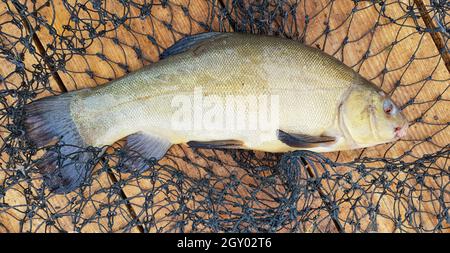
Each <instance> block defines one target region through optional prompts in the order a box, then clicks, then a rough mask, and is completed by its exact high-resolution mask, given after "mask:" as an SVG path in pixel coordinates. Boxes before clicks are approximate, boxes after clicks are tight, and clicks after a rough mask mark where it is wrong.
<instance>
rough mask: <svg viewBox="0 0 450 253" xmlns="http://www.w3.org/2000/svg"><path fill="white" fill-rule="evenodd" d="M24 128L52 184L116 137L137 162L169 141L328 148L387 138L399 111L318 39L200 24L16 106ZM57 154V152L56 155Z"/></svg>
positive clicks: (141, 165) (73, 173)
mask: <svg viewBox="0 0 450 253" xmlns="http://www.w3.org/2000/svg"><path fill="white" fill-rule="evenodd" d="M24 113H25V121H24V125H25V132H26V135H27V136H28V138H29V140H30V141H31V142H33V143H35V145H36V146H38V147H44V146H47V145H50V144H54V143H55V142H59V143H64V144H65V145H63V146H62V147H61V148H60V150H58V151H56V150H47V152H46V153H45V154H44V155H43V156H42V158H40V160H39V162H38V163H37V165H36V166H37V167H38V169H39V170H40V171H41V172H42V173H43V174H44V179H45V183H46V185H47V186H48V187H50V189H51V190H52V191H55V192H59V193H65V192H70V191H72V190H74V189H76V188H77V187H79V185H80V184H81V183H82V182H83V180H84V179H85V178H86V177H87V176H88V174H89V168H88V167H89V166H87V165H86V164H88V161H91V160H92V159H94V157H93V155H92V154H89V152H78V151H77V147H84V148H86V147H104V146H108V145H111V144H113V143H115V142H117V141H118V140H121V139H123V138H125V144H124V147H123V150H125V151H126V152H137V153H138V154H139V157H140V158H139V159H138V158H136V159H134V160H132V161H131V160H129V161H126V162H124V163H123V164H122V166H121V167H123V169H124V171H131V170H136V169H137V170H139V171H142V170H145V169H146V168H148V165H147V164H148V161H150V160H152V159H154V160H159V159H161V158H162V157H163V156H164V155H165V154H166V152H167V150H168V149H169V148H170V147H171V146H172V145H173V144H179V143H187V144H188V145H189V146H191V147H193V148H210V149H214V148H218V149H250V150H260V151H265V152H274V153H278V152H290V151H295V150H311V151H314V152H333V151H340V150H350V149H358V148H365V147H371V146H374V145H378V144H382V143H387V142H393V141H396V140H398V139H400V138H402V137H404V136H405V135H406V133H407V129H408V125H409V123H408V121H407V119H406V117H405V116H404V114H403V113H402V111H401V109H400V107H399V106H397V105H396V104H395V103H394V102H393V101H392V99H391V98H390V97H389V95H387V94H386V93H385V92H383V91H382V90H381V89H380V88H378V87H377V86H376V85H375V84H373V83H372V82H370V81H368V80H367V79H365V78H364V77H362V76H361V75H360V74H358V73H357V72H355V71H354V70H353V69H351V68H350V67H348V66H346V65H344V64H343V63H341V62H340V61H339V60H337V59H335V58H334V57H332V56H330V55H327V54H325V53H323V52H322V51H321V50H320V49H317V48H314V47H310V46H307V45H304V44H302V43H300V42H298V41H295V40H290V39H284V38H278V37H273V36H262V35H251V34H241V33H218V32H208V33H201V34H197V35H193V36H188V37H185V38H183V39H181V40H179V41H178V42H176V43H175V44H174V45H172V46H171V47H169V48H167V49H166V50H165V51H164V52H163V53H162V54H161V55H160V60H159V61H158V62H157V63H154V64H151V65H149V66H146V67H143V68H142V69H140V70H137V71H135V72H132V73H130V74H128V75H125V76H123V77H121V78H118V79H116V80H113V81H111V82H109V83H108V84H105V85H101V86H97V87H95V88H86V89H81V90H77V91H71V92H66V93H63V94H60V95H56V96H51V97H45V98H42V99H38V100H35V101H33V102H31V103H28V104H26V105H25V107H24ZM61 156H63V157H64V158H65V159H63V161H61V159H59V158H60V157H61Z"/></svg>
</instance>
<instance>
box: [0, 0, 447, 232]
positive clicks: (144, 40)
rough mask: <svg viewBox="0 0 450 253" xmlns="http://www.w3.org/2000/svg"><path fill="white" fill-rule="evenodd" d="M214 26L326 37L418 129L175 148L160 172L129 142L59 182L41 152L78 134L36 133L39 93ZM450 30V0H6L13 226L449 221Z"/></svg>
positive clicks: (153, 53)
mask: <svg viewBox="0 0 450 253" xmlns="http://www.w3.org/2000/svg"><path fill="white" fill-rule="evenodd" d="M205 31H226V32H245V33H255V34H269V35H274V36H280V37H286V38H289V39H293V40H298V41H301V42H302V43H305V44H308V45H312V46H314V47H318V48H320V49H321V50H323V51H325V52H326V53H328V54H330V55H332V56H334V57H336V58H337V59H339V60H340V61H342V62H344V63H345V64H346V65H348V66H351V67H352V68H353V69H354V70H356V71H358V72H359V73H361V74H362V75H363V76H364V77H366V78H368V79H370V80H372V81H373V82H374V83H375V84H376V85H378V86H380V87H381V88H382V89H383V90H384V91H386V92H387V93H389V94H391V95H392V97H393V100H394V101H396V103H398V104H399V105H401V107H402V108H403V110H404V112H405V115H406V116H407V118H408V120H409V121H410V122H411V123H410V130H409V133H408V135H407V137H406V138H405V139H403V140H400V141H398V142H394V143H389V144H384V145H379V146H377V147H372V148H367V149H361V150H352V151H346V152H336V153H324V154H316V153H313V152H308V151H298V152H293V153H288V154H269V153H263V152H252V151H242V150H207V149H191V148H188V147H187V146H186V145H175V146H174V147H172V148H171V149H170V150H169V153H168V154H167V155H166V156H165V157H164V159H163V160H161V161H159V162H156V161H148V165H149V169H148V170H146V171H145V172H144V173H138V172H131V173H123V172H121V171H122V170H121V166H122V164H123V162H124V161H125V160H126V159H128V158H130V156H136V154H133V153H126V152H123V150H121V142H119V143H117V144H115V145H113V146H112V147H109V148H108V149H107V150H106V151H105V152H103V151H104V150H100V149H97V148H87V149H83V148H78V149H74V150H76V152H77V153H80V154H81V153H85V152H88V153H91V154H93V156H90V157H93V158H92V159H91V160H90V163H89V164H86V166H89V168H90V171H91V174H92V175H90V176H89V177H86V180H85V182H83V184H82V186H81V188H80V189H78V190H76V191H74V192H71V193H69V194H65V195H61V194H55V193H52V192H51V191H49V189H47V188H46V186H45V185H44V184H43V183H42V175H41V174H40V173H38V172H37V169H36V166H35V164H36V163H37V162H39V157H40V155H42V153H43V152H44V150H53V151H54V152H57V153H58V150H60V149H61V148H62V147H63V146H64V145H68V144H65V143H55V144H54V145H53V146H49V147H45V148H39V149H38V148H36V147H35V146H33V145H32V143H31V142H30V141H29V140H28V139H27V136H26V134H25V132H24V125H23V123H24V114H23V110H22V108H23V106H24V104H26V103H29V102H31V101H33V100H36V99H38V98H40V97H44V96H51V95H55V94H60V93H63V92H67V91H69V90H76V89H80V88H84V87H94V86H97V85H102V84H104V83H106V82H108V81H109V80H113V79H116V78H118V77H120V76H123V75H124V74H126V73H128V72H131V71H135V70H137V69H139V68H142V67H143V66H144V65H149V64H152V63H154V62H155V61H157V60H158V59H159V55H160V54H161V53H162V52H163V51H164V49H166V48H168V47H169V46H171V45H172V44H174V43H175V42H176V41H178V40H180V39H181V38H184V37H186V36H189V35H193V34H197V33H201V32H205ZM449 39H450V3H449V2H448V1H446V0H414V1H412V0H388V1H381V0H370V1H369V0H367V1H363V0H353V1H350V0H318V1H312V0H280V1H269V0H111V1H102V0H89V1H79V0H51V1H48V0H2V1H1V2H0V64H1V67H0V85H1V90H0V103H1V105H0V122H1V124H0V136H1V140H0V154H1V158H0V159H1V160H0V231H1V232H25V231H31V232H34V231H36V232H37V231H39V232H60V231H69V232H94V231H95V232H109V231H114V232H182V231H183V232H189V231H192V232H207V231H213V232H220V231H224V232H247V231H251V232H266V231H267V232H279V231H283V232H369V231H384V232H445V231H447V232H448V231H449V230H450V225H449V223H450V213H449V204H450V203H449V202H450V195H449V190H450V186H449V164H450V161H449V155H450V152H449V140H450V132H449V123H450V117H449V115H450V113H449V108H450V107H449V102H450V92H449V83H450V74H449V70H450V56H449V55H450V54H449V45H450V43H449ZM122 144H123V143H122ZM65 158H66V157H64V156H59V158H58V159H65Z"/></svg>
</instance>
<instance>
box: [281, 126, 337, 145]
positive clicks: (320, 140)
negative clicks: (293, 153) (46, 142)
mask: <svg viewBox="0 0 450 253" xmlns="http://www.w3.org/2000/svg"><path fill="white" fill-rule="evenodd" d="M277 135H278V139H279V140H280V141H281V142H283V143H284V144H286V145H288V146H290V147H294V148H313V147H320V146H322V147H323V146H328V145H332V144H334V143H335V141H336V138H334V137H331V136H310V135H305V134H293V133H287V132H284V131H283V130H278V132H277Z"/></svg>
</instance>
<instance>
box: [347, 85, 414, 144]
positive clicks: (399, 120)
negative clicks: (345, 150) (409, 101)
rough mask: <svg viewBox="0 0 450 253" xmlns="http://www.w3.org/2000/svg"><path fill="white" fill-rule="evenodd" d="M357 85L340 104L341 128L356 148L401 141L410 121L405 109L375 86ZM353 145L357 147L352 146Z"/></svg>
mask: <svg viewBox="0 0 450 253" xmlns="http://www.w3.org/2000/svg"><path fill="white" fill-rule="evenodd" d="M363 82H365V83H363V84H362V85H354V86H353V87H352V88H351V90H350V91H349V93H348V95H347V97H346V99H345V100H344V101H343V102H342V104H341V106H340V127H341V130H342V131H343V132H344V135H345V137H346V138H351V142H350V143H353V146H355V147H369V146H373V145H377V144H381V143H386V142H391V141H395V140H398V139H400V138H402V137H404V136H405V135H406V132H407V129H408V126H409V123H408V121H407V119H406V117H405V116H404V115H403V113H402V111H401V109H400V108H399V107H398V106H397V105H396V104H395V103H394V102H393V101H392V99H391V98H390V97H389V96H388V95H386V94H385V93H384V92H383V91H382V90H380V89H379V88H378V87H376V86H375V85H373V84H371V83H370V82H369V81H366V80H363ZM352 148H353V147H352Z"/></svg>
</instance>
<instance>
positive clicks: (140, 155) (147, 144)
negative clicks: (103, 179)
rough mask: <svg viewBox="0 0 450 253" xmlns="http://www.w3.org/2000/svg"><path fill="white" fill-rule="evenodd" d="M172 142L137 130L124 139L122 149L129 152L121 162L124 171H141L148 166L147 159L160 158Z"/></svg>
mask: <svg viewBox="0 0 450 253" xmlns="http://www.w3.org/2000/svg"><path fill="white" fill-rule="evenodd" d="M170 146H172V143H171V142H170V141H169V140H167V139H164V138H161V137H159V136H156V135H151V134H147V133H144V132H137V133H135V134H132V135H129V136H128V137H127V139H126V144H125V147H124V150H125V151H126V152H127V153H128V154H129V157H128V158H127V160H126V161H125V162H124V163H123V167H124V171H133V170H138V171H142V170H145V169H146V168H147V167H148V162H147V161H148V160H150V159H152V158H154V159H156V160H159V159H161V158H162V157H163V156H164V155H165V154H166V153H167V150H169V148H170Z"/></svg>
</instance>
